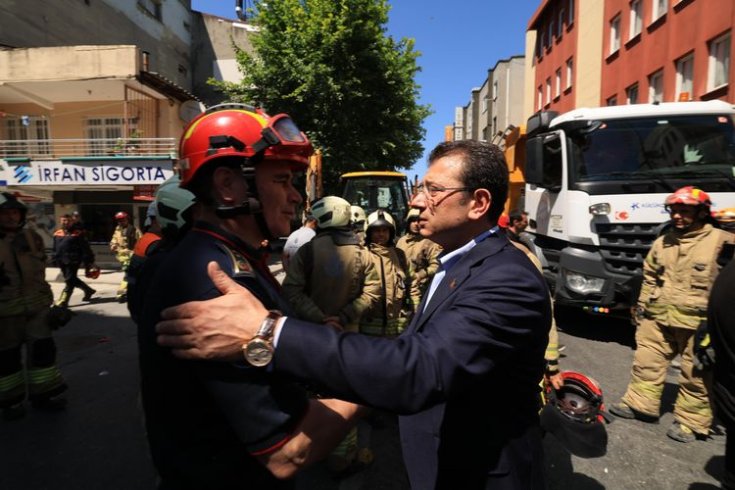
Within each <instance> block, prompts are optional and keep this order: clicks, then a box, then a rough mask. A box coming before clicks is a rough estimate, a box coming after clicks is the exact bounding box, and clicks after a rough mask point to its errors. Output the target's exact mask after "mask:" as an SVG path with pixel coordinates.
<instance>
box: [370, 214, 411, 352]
mask: <svg viewBox="0 0 735 490" xmlns="http://www.w3.org/2000/svg"><path fill="white" fill-rule="evenodd" d="M395 236H396V224H395V221H394V220H393V217H392V216H391V215H390V213H389V212H388V211H386V210H384V209H378V210H377V211H374V212H372V213H370V215H369V216H368V217H367V220H366V221H365V244H366V245H367V247H368V250H370V252H371V257H372V260H373V263H374V269H375V274H376V276H377V277H378V279H379V281H380V296H379V300H378V301H376V302H374V303H373V304H372V305H371V306H370V308H368V309H367V310H365V312H364V313H363V314H362V317H361V318H360V333H363V334H366V335H375V336H379V337H389V338H394V337H397V336H398V334H400V333H401V332H403V331H404V330H405V328H406V325H407V324H408V319H409V318H410V316H411V314H412V313H413V309H412V307H411V306H410V299H409V298H408V290H409V287H410V285H409V283H408V261H407V260H406V254H405V253H404V252H403V250H401V249H399V248H396V246H395V245H394V243H395V242H394V240H395Z"/></svg>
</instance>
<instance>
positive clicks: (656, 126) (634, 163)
mask: <svg viewBox="0 0 735 490" xmlns="http://www.w3.org/2000/svg"><path fill="white" fill-rule="evenodd" d="M568 141H569V159H570V168H569V178H570V181H571V184H574V183H583V182H604V181H616V180H617V181H621V180H626V181H631V180H633V181H635V180H643V179H651V178H653V179H667V180H668V179H677V178H687V177H689V178H691V177H692V176H694V175H696V176H697V177H700V178H707V177H715V178H720V179H722V178H723V177H724V178H726V179H729V180H730V181H732V179H733V176H734V173H733V172H734V170H735V169H734V168H733V166H735V132H734V130H733V121H732V118H731V117H730V116H729V115H728V116H725V115H721V116H718V115H683V116H666V117H651V118H629V119H609V120H605V121H601V124H600V125H599V126H598V127H597V129H594V130H592V131H587V132H585V131H580V132H577V133H572V134H570V135H569V140H568Z"/></svg>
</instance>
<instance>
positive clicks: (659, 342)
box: [623, 319, 712, 435]
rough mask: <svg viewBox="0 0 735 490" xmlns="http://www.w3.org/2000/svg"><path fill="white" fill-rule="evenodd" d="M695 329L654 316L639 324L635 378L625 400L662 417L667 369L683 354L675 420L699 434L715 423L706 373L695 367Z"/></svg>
mask: <svg viewBox="0 0 735 490" xmlns="http://www.w3.org/2000/svg"><path fill="white" fill-rule="evenodd" d="M694 332H695V331H694V330H691V329H686V328H676V327H669V326H667V325H663V324H661V323H658V322H656V321H655V320H651V319H643V320H641V321H640V323H639V324H638V331H637V332H636V336H635V340H636V343H637V344H638V348H637V349H636V351H635V357H634V359H633V368H632V372H631V380H630V384H629V385H628V389H627V391H626V392H625V395H624V396H623V402H624V403H625V404H626V405H628V406H629V407H630V408H632V409H633V410H636V411H638V412H641V413H643V414H646V415H651V416H654V417H658V416H659V412H660V407H661V395H662V393H663V389H664V383H665V381H666V371H667V369H668V367H669V364H670V363H671V361H672V360H673V359H674V357H676V355H677V354H679V355H681V367H680V374H679V379H678V382H679V394H678V396H677V397H676V403H675V405H674V419H675V420H676V421H677V422H679V423H681V424H684V425H686V426H687V427H689V428H690V429H692V430H693V431H694V432H696V433H698V434H704V435H706V434H708V433H709V428H710V425H711V424H712V408H711V406H710V403H709V399H708V395H707V388H706V386H705V384H706V381H708V380H706V379H705V378H704V377H703V376H704V374H703V373H702V372H700V371H696V370H695V369H694V363H693V357H694V354H693V346H694Z"/></svg>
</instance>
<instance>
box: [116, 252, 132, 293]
mask: <svg viewBox="0 0 735 490" xmlns="http://www.w3.org/2000/svg"><path fill="white" fill-rule="evenodd" d="M116 258H117V261H118V262H120V269H121V270H122V271H123V272H127V270H128V267H129V266H130V261H131V260H132V258H133V252H131V251H129V250H126V251H124V252H118V253H117V256H116ZM127 293H128V279H127V274H123V280H122V282H121V283H120V285H119V286H118V287H117V296H118V297H120V296H125V295H126V294H127Z"/></svg>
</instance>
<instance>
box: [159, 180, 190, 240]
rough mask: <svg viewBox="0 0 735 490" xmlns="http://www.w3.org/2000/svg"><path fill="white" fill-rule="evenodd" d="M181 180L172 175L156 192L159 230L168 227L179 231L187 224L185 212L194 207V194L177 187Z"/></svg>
mask: <svg viewBox="0 0 735 490" xmlns="http://www.w3.org/2000/svg"><path fill="white" fill-rule="evenodd" d="M180 182H181V179H180V178H179V176H178V175H174V176H173V177H171V178H170V179H168V180H167V181H166V182H164V183H163V184H161V186H160V187H159V188H158V190H157V191H156V212H157V213H156V214H157V215H158V223H159V224H160V225H161V229H162V230H165V229H166V228H168V227H169V226H173V227H174V228H175V229H177V230H180V229H181V228H182V227H183V226H184V225H186V224H187V223H188V220H187V217H186V215H185V213H186V211H187V210H188V209H189V208H190V207H192V206H193V205H194V200H195V197H194V194H192V193H191V192H189V191H187V190H186V189H183V188H181V187H179V183H180Z"/></svg>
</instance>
